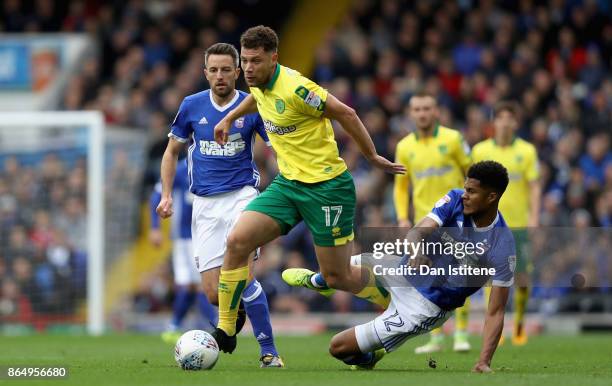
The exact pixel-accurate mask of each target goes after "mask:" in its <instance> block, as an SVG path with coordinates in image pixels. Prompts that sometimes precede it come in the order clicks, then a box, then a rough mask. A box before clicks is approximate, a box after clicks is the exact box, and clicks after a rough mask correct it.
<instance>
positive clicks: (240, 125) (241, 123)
mask: <svg viewBox="0 0 612 386" xmlns="http://www.w3.org/2000/svg"><path fill="white" fill-rule="evenodd" d="M234 126H236V128H237V129H242V128H243V127H244V117H240V118H238V119H236V120H235V121H234Z"/></svg>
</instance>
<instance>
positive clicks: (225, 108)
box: [208, 90, 240, 112]
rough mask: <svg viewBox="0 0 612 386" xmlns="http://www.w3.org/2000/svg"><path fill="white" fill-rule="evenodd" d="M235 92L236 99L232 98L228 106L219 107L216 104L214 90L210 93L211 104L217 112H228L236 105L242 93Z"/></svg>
mask: <svg viewBox="0 0 612 386" xmlns="http://www.w3.org/2000/svg"><path fill="white" fill-rule="evenodd" d="M234 92H235V94H234V97H233V98H232V100H231V101H229V102H227V104H226V105H225V106H219V105H218V104H217V103H216V102H215V100H214V99H213V96H212V90H210V92H209V93H208V97H209V98H210V104H211V105H213V107H214V108H215V109H217V111H220V112H224V111H225V110H227V109H229V108H230V107H232V106H233V105H234V103H236V101H237V100H238V98H239V97H240V93H239V92H238V90H234Z"/></svg>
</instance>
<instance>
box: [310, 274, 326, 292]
mask: <svg viewBox="0 0 612 386" xmlns="http://www.w3.org/2000/svg"><path fill="white" fill-rule="evenodd" d="M310 283H311V284H312V285H313V286H314V287H315V288H323V289H327V288H329V286H328V285H327V282H326V281H325V279H324V278H323V275H321V272H317V273H315V274H314V275H312V276H311V277H310Z"/></svg>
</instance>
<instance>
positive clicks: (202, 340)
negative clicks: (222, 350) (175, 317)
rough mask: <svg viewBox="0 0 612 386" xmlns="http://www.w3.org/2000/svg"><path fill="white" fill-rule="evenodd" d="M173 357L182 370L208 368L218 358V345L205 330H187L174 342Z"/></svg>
mask: <svg viewBox="0 0 612 386" xmlns="http://www.w3.org/2000/svg"><path fill="white" fill-rule="evenodd" d="M174 359H175V360H176V363H178V365H179V367H180V368H182V369H183V370H210V369H212V368H213V367H214V366H215V364H216V363H217V359H219V346H217V341H215V338H213V337H212V335H210V334H209V333H207V332H206V331H202V330H191V331H187V332H186V333H184V334H183V335H182V336H181V337H180V338H179V340H178V341H177V342H176V346H175V347H174Z"/></svg>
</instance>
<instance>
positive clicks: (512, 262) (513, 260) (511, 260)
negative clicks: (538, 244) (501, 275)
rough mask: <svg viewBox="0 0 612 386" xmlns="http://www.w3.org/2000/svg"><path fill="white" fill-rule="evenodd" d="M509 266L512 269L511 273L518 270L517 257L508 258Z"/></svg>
mask: <svg viewBox="0 0 612 386" xmlns="http://www.w3.org/2000/svg"><path fill="white" fill-rule="evenodd" d="M508 266H509V267H510V271H511V272H514V270H515V269H516V255H512V256H508Z"/></svg>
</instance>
